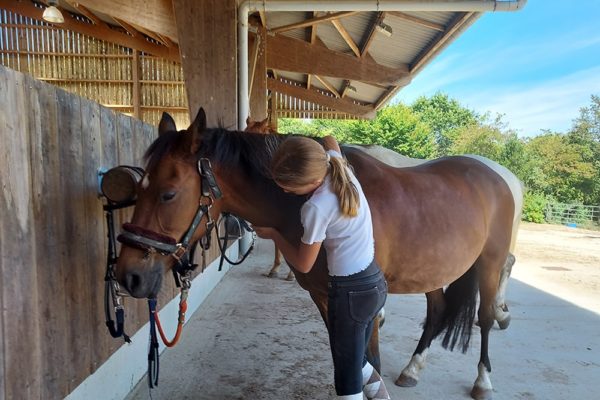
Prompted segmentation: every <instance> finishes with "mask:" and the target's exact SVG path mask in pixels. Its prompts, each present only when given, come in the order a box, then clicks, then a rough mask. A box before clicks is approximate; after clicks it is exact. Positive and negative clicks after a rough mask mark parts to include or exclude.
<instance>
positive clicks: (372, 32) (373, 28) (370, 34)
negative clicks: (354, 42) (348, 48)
mask: <svg viewBox="0 0 600 400" xmlns="http://www.w3.org/2000/svg"><path fill="white" fill-rule="evenodd" d="M384 18H385V12H383V11H380V12H378V13H377V16H376V17H375V19H374V20H373V22H372V23H371V25H369V28H368V29H367V31H366V33H365V36H364V39H363V41H362V44H361V45H360V56H359V57H362V56H364V55H365V54H367V52H368V51H369V47H371V43H373V40H374V39H375V36H376V33H377V26H378V25H379V24H380V23H382V22H383V20H384Z"/></svg>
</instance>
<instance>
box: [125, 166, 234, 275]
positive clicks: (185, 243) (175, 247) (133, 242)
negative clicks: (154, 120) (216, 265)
mask: <svg viewBox="0 0 600 400" xmlns="http://www.w3.org/2000/svg"><path fill="white" fill-rule="evenodd" d="M197 165H198V173H199V174H200V179H201V185H200V188H201V196H200V201H199V205H198V209H197V210H196V214H195V215H194V218H193V219H192V222H191V224H190V226H189V227H188V229H187V230H186V232H185V233H184V234H183V236H182V237H181V240H180V241H179V242H177V241H176V240H175V239H174V238H172V237H170V236H167V235H163V234H161V233H158V232H154V231H151V230H148V229H145V228H142V227H140V226H137V225H134V224H131V223H126V224H123V232H122V233H121V234H120V235H119V237H118V238H117V240H118V241H119V242H121V243H123V244H125V245H127V246H131V247H135V248H138V249H141V250H144V251H145V252H146V254H145V257H148V256H150V255H151V254H152V253H154V252H158V253H160V254H163V255H171V256H172V257H173V258H175V260H176V264H175V267H174V271H175V272H177V273H179V274H180V275H183V274H185V273H186V272H187V271H191V270H194V269H195V268H196V265H195V264H193V257H190V253H192V252H193V251H188V250H190V242H191V239H192V236H193V235H194V232H195V231H196V229H197V228H198V226H199V225H200V222H201V221H202V218H203V217H204V216H205V215H206V217H207V221H206V231H205V234H204V236H203V237H202V239H201V240H200V242H201V244H202V255H203V257H202V258H203V260H205V254H204V253H205V251H206V250H208V249H209V248H210V237H211V232H212V229H213V228H214V225H215V221H214V220H213V218H212V216H211V215H210V209H211V207H212V205H213V202H214V200H217V199H220V198H221V197H222V196H223V195H222V193H221V189H220V188H219V185H218V184H217V181H216V179H215V176H214V173H213V171H212V166H211V164H210V160H209V159H207V158H200V159H199V160H198V164H197ZM192 249H193V247H192ZM204 267H205V265H203V268H204ZM175 281H176V283H178V282H177V281H178V279H177V276H175ZM177 286H179V283H178V284H177Z"/></svg>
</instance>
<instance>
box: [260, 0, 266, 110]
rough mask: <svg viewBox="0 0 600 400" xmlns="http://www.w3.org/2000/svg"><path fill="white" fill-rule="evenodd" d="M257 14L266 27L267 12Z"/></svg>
mask: <svg viewBox="0 0 600 400" xmlns="http://www.w3.org/2000/svg"><path fill="white" fill-rule="evenodd" d="M258 15H259V16H260V24H261V25H262V26H264V27H265V28H266V27H267V13H265V12H264V11H259V12H258ZM263 119H264V118H263Z"/></svg>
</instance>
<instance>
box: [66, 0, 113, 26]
mask: <svg viewBox="0 0 600 400" xmlns="http://www.w3.org/2000/svg"><path fill="white" fill-rule="evenodd" d="M67 3H68V4H70V5H71V6H72V7H73V8H74V9H76V10H77V11H79V12H80V13H81V14H82V15H83V16H84V17H86V18H87V19H89V20H90V21H92V22H93V23H94V25H106V22H104V21H102V20H101V19H100V18H98V17H97V16H96V14H94V13H93V12H91V11H90V10H89V9H88V8H87V7H85V6H84V5H82V4H80V3H77V2H72V1H67Z"/></svg>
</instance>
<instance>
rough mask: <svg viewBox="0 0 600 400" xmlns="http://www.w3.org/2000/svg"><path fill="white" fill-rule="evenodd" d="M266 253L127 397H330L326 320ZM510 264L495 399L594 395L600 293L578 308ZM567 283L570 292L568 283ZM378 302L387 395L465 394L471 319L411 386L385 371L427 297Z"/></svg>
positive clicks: (414, 327) (228, 282)
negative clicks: (463, 347) (151, 381)
mask: <svg viewBox="0 0 600 400" xmlns="http://www.w3.org/2000/svg"><path fill="white" fill-rule="evenodd" d="M272 255H273V253H272V244H271V243H270V242H267V241H262V240H259V241H258V243H257V247H256V249H255V251H254V254H253V255H252V256H250V257H249V258H248V260H247V261H246V262H244V264H242V265H241V266H238V267H235V268H234V269H233V270H232V271H230V272H229V273H228V275H227V276H226V277H225V278H224V279H223V281H222V282H221V283H220V284H219V285H218V286H217V288H216V289H215V290H214V291H213V292H212V293H211V294H210V295H209V297H208V299H207V300H206V301H205V303H204V304H203V305H202V306H201V307H200V309H199V310H198V311H197V312H196V313H195V314H194V315H193V316H191V317H190V320H189V322H188V323H187V324H186V326H185V328H184V332H183V337H182V340H181V342H180V343H179V344H178V345H177V346H176V347H174V348H172V349H169V350H167V351H165V352H164V353H163V354H162V355H161V359H160V362H161V365H160V367H161V369H160V382H159V386H158V388H156V389H153V390H152V391H150V390H149V389H148V387H147V382H146V380H145V379H144V380H142V381H141V382H140V383H139V384H138V385H137V386H136V387H135V389H134V390H133V391H132V392H131V393H130V395H129V396H128V398H127V399H128V400H138V399H149V398H152V399H154V400H159V399H198V400H203V399H273V400H275V399H284V400H289V399H310V400H320V399H323V400H324V399H333V398H334V397H335V392H334V390H333V384H332V382H333V373H332V372H333V370H332V368H333V367H332V362H331V357H330V353H329V347H328V342H327V335H326V332H325V327H324V325H323V323H322V322H321V319H320V316H319V315H318V312H317V310H316V307H315V306H314V304H313V303H312V301H311V300H310V298H309V296H308V293H307V292H305V291H303V290H302V289H301V288H300V287H299V286H298V285H297V284H296V283H295V282H287V281H285V280H283V278H284V277H285V276H286V274H287V267H286V266H283V267H282V271H280V277H279V278H274V279H268V278H266V277H264V276H263V275H262V274H263V273H264V272H266V271H268V268H269V266H270V263H271V261H272ZM598 267H600V265H597V266H596V268H598ZM515 269H516V270H518V271H519V273H518V274H515V273H513V278H512V279H511V283H510V288H509V306H510V308H511V312H512V324H511V326H510V327H509V329H508V330H506V331H500V330H499V329H498V328H497V327H495V328H494V329H493V331H492V333H491V338H490V358H491V362H492V375H491V378H492V384H493V385H494V398H495V399H528V400H533V399H536V400H562V399H574V400H575V399H576V400H587V399H597V398H600V397H598V396H600V394H599V391H600V306H599V305H598V304H599V301H598V299H599V298H600V293H599V294H597V297H596V298H595V301H594V304H591V305H590V306H589V307H586V308H583V307H581V306H576V305H574V304H573V303H571V302H570V301H568V300H565V299H564V298H569V296H568V293H567V296H562V295H561V297H563V298H560V297H557V296H554V295H552V294H549V293H548V292H546V291H544V287H538V288H536V287H533V286H531V285H530V283H531V282H529V284H528V283H525V282H527V277H528V275H527V266H526V265H523V264H521V265H520V264H519V262H518V261H517V264H516V265H515ZM515 275H518V276H519V278H518V279H517V278H515ZM532 276H533V275H532ZM534 282H535V281H534ZM536 286H539V285H536ZM542 286H543V285H542ZM192 290H194V288H193V287H192ZM564 291H565V292H570V293H572V294H573V295H576V293H575V292H576V288H575V287H573V288H564ZM386 312H387V314H386V315H387V318H386V324H385V326H384V327H383V331H382V332H381V354H382V368H383V376H384V379H385V381H386V384H387V387H388V390H389V391H390V393H391V396H392V398H393V399H405V400H413V399H414V400H416V399H468V398H469V391H470V389H471V385H472V383H473V381H474V380H475V378H476V374H477V361H478V358H479V351H478V349H479V332H478V329H477V328H475V329H474V336H473V339H472V345H471V348H470V350H469V351H468V352H467V354H462V353H459V352H458V353H457V352H453V353H452V352H449V351H446V350H444V349H442V347H441V346H440V345H439V342H434V344H433V345H432V348H431V350H430V352H429V356H428V360H427V367H426V369H425V370H424V371H423V372H422V375H421V380H420V382H419V385H418V386H417V387H415V388H408V389H407V388H400V387H397V386H395V385H394V383H393V382H394V380H395V379H396V377H397V375H398V374H399V373H400V371H401V370H402V368H403V367H404V366H405V364H406V362H407V361H408V360H409V358H410V356H411V354H412V352H413V350H414V347H415V346H416V344H417V341H418V338H419V336H420V334H421V328H420V324H421V322H422V320H423V318H424V316H425V297H424V296H423V295H393V296H389V297H388V301H387V304H386ZM140 357H145V355H144V354H140Z"/></svg>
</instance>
